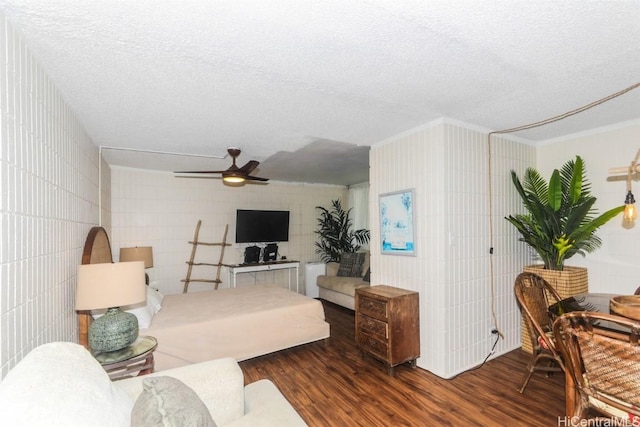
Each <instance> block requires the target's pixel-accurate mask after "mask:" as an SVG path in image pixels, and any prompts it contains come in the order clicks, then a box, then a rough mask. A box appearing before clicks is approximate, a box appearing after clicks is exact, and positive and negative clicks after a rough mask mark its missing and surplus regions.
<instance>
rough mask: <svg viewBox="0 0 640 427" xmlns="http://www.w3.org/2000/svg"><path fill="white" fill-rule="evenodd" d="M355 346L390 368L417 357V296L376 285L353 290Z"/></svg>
mask: <svg viewBox="0 0 640 427" xmlns="http://www.w3.org/2000/svg"><path fill="white" fill-rule="evenodd" d="M355 309H356V331H355V332H356V343H357V345H358V348H359V349H360V351H361V352H362V353H363V354H364V353H366V354H368V355H370V356H372V357H374V358H376V359H378V360H380V361H382V362H384V363H385V364H386V365H387V370H388V372H389V375H393V373H394V367H395V366H397V365H400V364H402V363H405V362H411V366H412V367H413V368H415V366H416V359H417V358H418V357H420V313H419V303H418V293H417V292H414V291H408V290H406V289H400V288H394V287H391V286H385V285H378V286H371V287H368V288H359V289H356V299H355Z"/></svg>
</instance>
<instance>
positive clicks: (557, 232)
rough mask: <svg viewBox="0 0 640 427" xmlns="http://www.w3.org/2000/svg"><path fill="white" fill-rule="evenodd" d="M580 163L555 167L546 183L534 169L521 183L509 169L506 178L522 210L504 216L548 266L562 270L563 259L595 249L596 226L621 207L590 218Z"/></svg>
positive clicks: (590, 198) (589, 197) (598, 242)
mask: <svg viewBox="0 0 640 427" xmlns="http://www.w3.org/2000/svg"><path fill="white" fill-rule="evenodd" d="M585 175H586V172H585V167H584V162H583V161H582V158H581V157H580V156H576V160H575V161H573V160H569V161H568V162H567V163H565V164H564V165H563V166H562V169H561V170H560V171H558V169H555V170H554V171H553V173H552V174H551V179H550V180H549V182H548V183H547V182H546V181H545V180H544V179H543V178H542V177H541V176H540V173H539V172H538V171H537V170H536V169H534V168H528V169H527V170H526V172H525V175H524V180H523V183H521V182H520V180H519V179H518V176H517V175H516V173H515V172H514V171H511V179H512V180H513V184H514V185H515V187H516V190H517V191H518V194H519V195H520V197H521V198H522V202H523V203H524V206H525V208H526V209H527V211H528V213H527V214H516V215H509V216H508V217H506V220H507V221H509V222H510V223H511V224H513V225H514V226H515V227H516V228H517V229H518V231H519V232H520V234H521V237H520V239H519V240H520V241H522V242H525V243H527V244H528V245H529V246H531V247H532V248H533V249H534V250H535V251H536V253H537V254H538V255H539V256H540V259H541V260H542V262H543V263H544V268H545V269H547V270H559V271H562V270H564V268H565V267H564V262H565V261H566V260H567V259H569V258H571V257H572V256H574V255H576V254H580V255H582V256H585V255H586V254H587V253H590V252H593V251H594V250H596V249H597V248H599V247H600V245H601V244H602V241H601V240H600V238H599V237H598V236H596V235H595V232H596V230H598V228H600V227H601V226H603V225H604V224H606V223H607V222H608V221H609V220H611V219H613V218H614V217H615V216H616V215H618V214H619V213H620V212H622V211H623V210H624V206H618V207H615V208H613V209H611V210H608V211H607V212H605V213H603V214H602V215H599V216H597V217H596V216H595V215H596V211H595V209H594V208H593V205H594V203H595V202H596V197H594V196H592V195H591V192H590V189H591V185H590V183H589V182H588V181H587V178H586V176H585Z"/></svg>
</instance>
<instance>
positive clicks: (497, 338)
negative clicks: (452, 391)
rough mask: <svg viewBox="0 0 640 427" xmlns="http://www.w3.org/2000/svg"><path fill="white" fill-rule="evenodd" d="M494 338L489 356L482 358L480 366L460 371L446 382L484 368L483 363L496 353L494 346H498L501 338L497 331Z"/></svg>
mask: <svg viewBox="0 0 640 427" xmlns="http://www.w3.org/2000/svg"><path fill="white" fill-rule="evenodd" d="M495 336H496V340H495V341H494V342H493V345H492V346H491V351H490V352H489V354H487V357H485V358H484V360H483V361H482V363H481V364H479V365H478V366H475V367H473V368H471V369H467V370H466V371H462V372H460V373H458V374H456V375H454V376H452V377H451V378H447V379H448V380H452V379H454V378H457V377H458V376H460V375H462V374H466V373H467V372H471V371H475V370H477V369H480V368H482V367H483V366H484V364H485V363H487V360H489V358H490V357H491V355H493V354H494V353H495V352H496V346H497V345H498V340H499V339H500V338H501V336H500V333H499V331H498V330H497V329H495Z"/></svg>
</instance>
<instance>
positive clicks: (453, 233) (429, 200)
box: [370, 121, 535, 377]
mask: <svg viewBox="0 0 640 427" xmlns="http://www.w3.org/2000/svg"><path fill="white" fill-rule="evenodd" d="M370 162H371V176H370V184H371V204H370V216H371V224H372V230H373V236H372V243H371V247H372V261H371V263H372V266H371V274H372V285H373V284H386V285H391V286H397V287H401V288H406V289H412V290H415V291H418V292H420V339H421V354H422V356H421V358H420V359H419V360H418V365H419V366H421V367H423V368H425V369H428V370H430V371H432V372H434V373H435V374H437V375H440V376H443V377H450V376H452V375H454V374H456V373H458V372H460V371H463V370H466V369H468V368H471V367H473V366H475V365H477V364H479V363H480V362H482V360H483V359H484V358H485V357H486V356H487V355H488V354H489V352H490V350H491V345H492V343H493V340H492V338H491V336H490V335H489V333H488V331H489V330H490V328H491V326H492V325H493V324H494V321H493V318H492V315H491V280H490V278H491V275H492V272H491V268H490V259H489V248H490V241H491V239H490V231H489V228H490V227H489V212H488V209H489V208H488V206H489V197H488V194H489V193H488V149H487V141H486V134H484V133H483V132H480V131H477V130H471V129H468V128H465V127H463V126H461V125H456V124H451V123H448V122H446V121H437V122H434V123H432V124H429V125H426V126H425V127H423V128H420V129H416V130H414V131H410V132H407V133H405V134H403V135H400V136H398V137H397V138H391V139H389V140H387V141H385V142H383V143H381V144H379V145H376V146H374V147H373V148H372V151H371V160H370ZM533 164H535V149H534V148H533V147H531V146H528V145H524V144H521V143H517V142H513V141H509V140H508V139H506V138H503V137H494V138H493V172H492V178H493V188H494V196H493V206H494V212H493V217H494V236H495V243H494V248H495V255H494V265H495V268H494V271H493V277H494V279H495V295H496V296H495V305H496V313H497V319H498V327H499V328H500V330H501V331H502V332H503V334H504V336H505V339H504V340H501V341H500V342H499V344H498V347H497V352H498V353H502V352H505V351H508V350H511V349H513V348H515V347H517V346H519V339H520V338H519V330H518V325H519V323H518V321H517V319H518V318H519V312H518V309H517V306H516V303H515V299H514V298H513V279H514V278H515V276H516V275H517V273H519V272H520V271H521V270H522V265H524V264H525V263H526V262H527V253H526V252H525V251H524V250H523V249H522V248H521V247H518V246H517V245H516V244H514V242H515V240H516V239H517V237H516V235H515V233H514V230H512V229H511V228H509V227H510V226H509V224H508V223H507V222H506V221H505V220H504V219H503V217H504V216H505V215H507V214H508V213H511V212H514V211H516V210H518V209H520V207H519V205H518V203H517V199H515V198H514V196H515V191H513V190H512V188H511V187H512V186H511V181H510V178H509V171H510V170H511V169H515V170H517V171H522V170H524V168H525V167H526V166H528V165H533ZM408 188H413V189H414V191H415V203H414V205H415V211H414V216H415V218H416V224H415V230H416V231H415V232H416V256H415V257H406V256H394V255H381V254H380V250H379V245H380V234H379V226H378V225H377V224H378V223H379V220H380V219H379V212H378V196H379V195H380V194H382V193H386V192H391V191H397V190H403V189H408Z"/></svg>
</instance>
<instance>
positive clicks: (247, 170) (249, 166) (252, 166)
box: [240, 160, 260, 174]
mask: <svg viewBox="0 0 640 427" xmlns="http://www.w3.org/2000/svg"><path fill="white" fill-rule="evenodd" d="M259 164H260V162H259V161H257V160H250V161H248V162H247V163H246V164H245V165H244V166H242V167H241V168H240V170H241V171H242V172H243V173H246V174H250V173H251V172H253V170H254V169H255V168H257V167H258V165H259Z"/></svg>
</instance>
